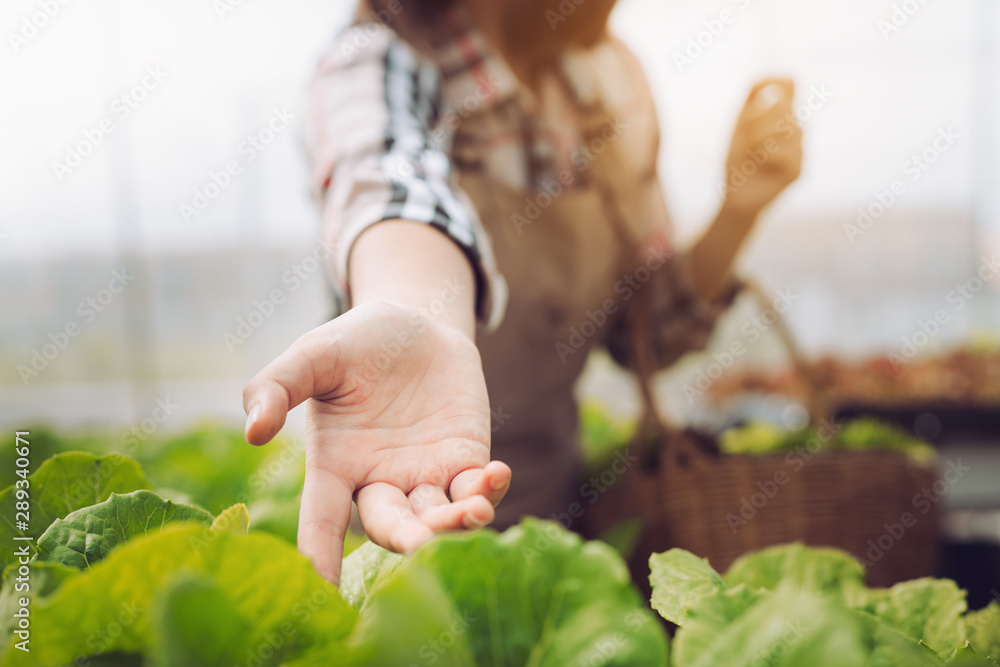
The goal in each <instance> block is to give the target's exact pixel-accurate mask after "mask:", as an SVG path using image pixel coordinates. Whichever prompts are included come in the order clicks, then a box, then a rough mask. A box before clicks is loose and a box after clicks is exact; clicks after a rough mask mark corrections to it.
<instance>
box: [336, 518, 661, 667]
mask: <svg viewBox="0 0 1000 667" xmlns="http://www.w3.org/2000/svg"><path fill="white" fill-rule="evenodd" d="M422 569H423V570H426V571H427V572H430V573H431V574H432V575H433V577H434V579H435V580H436V582H437V584H438V585H439V586H440V587H441V589H442V590H443V591H444V593H445V597H446V599H448V600H451V602H452V605H453V610H452V611H453V613H452V616H454V617H455V618H456V619H462V621H463V622H464V623H467V624H468V628H467V629H466V630H465V631H464V632H462V633H461V634H460V635H458V636H456V640H455V641H456V642H462V643H463V644H465V645H466V646H467V647H468V650H469V651H470V652H471V654H472V656H473V657H474V659H475V664H477V665H489V666H496V667H499V666H500V665H534V666H535V667H548V666H550V665H551V666H556V665H559V666H562V665H594V666H597V665H609V666H610V665H630V666H643V665H651V666H652V665H657V666H662V665H665V664H666V662H667V640H666V636H665V634H664V632H663V629H662V628H661V627H660V625H659V623H658V622H657V621H656V620H655V619H654V618H653V617H652V615H651V614H649V612H648V611H647V610H646V609H645V608H644V606H643V604H642V601H641V599H640V598H639V595H638V593H637V591H636V590H635V589H634V587H633V586H632V584H631V581H630V579H629V575H628V571H627V569H626V568H625V564H624V562H623V561H622V560H621V557H620V556H618V554H617V553H615V551H614V550H613V549H612V548H611V547H609V546H607V545H605V544H602V543H600V542H584V541H582V540H581V539H580V538H579V537H578V536H576V535H575V534H573V533H569V532H567V531H566V530H564V529H563V528H561V527H560V526H559V525H558V524H555V523H553V522H549V521H540V520H536V519H525V520H524V521H523V522H522V523H521V524H520V525H518V526H516V527H514V528H511V529H509V530H507V531H506V532H504V533H502V534H498V533H495V532H493V531H490V530H482V531H477V532H474V533H466V534H454V535H445V536H441V537H438V538H436V539H435V540H433V541H432V542H430V543H429V544H427V545H425V546H424V547H422V548H421V549H420V550H419V551H417V553H416V554H414V555H413V556H411V557H409V558H406V559H403V558H400V557H398V556H395V555H391V554H386V553H384V552H382V551H381V550H379V548H378V547H376V546H375V545H373V544H366V545H364V546H362V547H361V548H360V549H358V550H357V551H355V552H354V553H352V554H351V555H350V556H348V558H347V559H346V561H345V564H344V569H343V574H342V585H341V588H342V591H343V592H344V595H345V597H346V598H347V599H348V600H351V601H352V602H353V603H354V604H358V605H360V606H361V610H362V613H363V614H364V613H367V609H368V608H369V606H370V605H372V604H374V603H375V600H377V599H378V598H379V596H380V594H381V590H382V588H383V587H384V586H386V585H389V583H388V582H395V581H397V580H399V579H408V578H410V577H414V576H418V575H415V574H414V572H420V571H421V570H422ZM456 634H457V633H456Z"/></svg>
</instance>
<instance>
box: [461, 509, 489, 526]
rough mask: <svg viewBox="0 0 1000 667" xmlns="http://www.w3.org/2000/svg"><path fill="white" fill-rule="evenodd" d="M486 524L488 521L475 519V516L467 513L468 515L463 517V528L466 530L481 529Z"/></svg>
mask: <svg viewBox="0 0 1000 667" xmlns="http://www.w3.org/2000/svg"><path fill="white" fill-rule="evenodd" d="M487 523H489V521H484V520H483V519H480V518H479V517H477V516H476V515H474V514H472V513H471V512H469V513H468V514H466V515H465V527H466V528H482V527H483V526H485V525H486V524H487Z"/></svg>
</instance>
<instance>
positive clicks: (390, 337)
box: [243, 303, 510, 583]
mask: <svg viewBox="0 0 1000 667" xmlns="http://www.w3.org/2000/svg"><path fill="white" fill-rule="evenodd" d="M310 399H311V400H310ZM306 400H309V405H308V407H307V409H308V412H307V428H308V433H307V440H306V477H305V486H304V488H303V491H302V507H301V514H300V517H299V533H298V543H299V550H300V551H301V552H302V553H303V554H305V555H306V556H308V557H309V558H310V559H312V561H313V564H314V566H315V567H316V570H317V571H318V572H319V573H320V574H321V575H322V576H323V577H324V578H326V579H328V580H329V581H332V582H334V583H337V582H339V579H340V568H341V559H342V554H343V545H344V534H345V532H346V531H347V525H348V521H349V520H350V516H351V500H352V497H353V498H354V499H356V501H357V504H358V512H359V514H360V517H361V522H362V524H363V525H364V528H365V531H366V532H367V533H368V536H369V537H370V538H371V540H372V541H373V542H375V543H376V544H379V545H381V546H383V547H385V548H387V549H392V550H393V551H398V552H404V553H405V552H410V551H413V550H414V549H416V548H417V547H418V546H420V545H421V544H422V543H424V542H425V541H427V540H428V539H430V537H431V536H432V535H433V534H434V533H436V532H440V531H450V530H459V529H463V528H476V527H479V526H484V525H486V524H487V523H489V522H490V521H492V520H493V517H494V509H493V508H494V506H495V505H496V504H497V503H498V502H500V499H501V498H502V497H503V495H504V493H506V491H507V488H508V486H509V483H510V468H508V467H507V465H506V464H504V463H501V462H499V461H494V462H492V463H491V462H490V408H489V399H488V397H487V393H486V383H485V380H484V379H483V371H482V363H481V360H480V357H479V351H478V350H477V348H476V345H475V343H474V342H473V341H472V340H470V338H469V336H468V335H466V334H465V333H463V332H462V331H460V330H459V329H456V328H454V327H451V326H449V325H447V324H442V323H439V322H435V321H433V320H431V319H429V318H427V317H426V316H424V315H422V314H421V312H420V311H419V310H418V309H416V308H411V307H407V306H402V305H391V304H387V303H365V304H362V305H359V306H357V307H355V308H354V309H352V310H351V311H349V312H348V313H346V314H344V315H342V316H340V317H338V318H336V319H335V320H333V321H331V322H329V323H327V324H325V325H323V326H321V327H319V328H317V329H315V330H313V331H311V332H309V333H308V334H306V335H304V336H303V337H302V338H300V339H299V340H297V341H296V342H295V343H294V344H293V345H292V346H291V348H289V349H288V350H287V351H286V352H285V353H284V354H282V355H281V356H280V357H278V358H277V359H276V360H275V361H274V362H272V363H271V364H269V365H268V366H267V367H266V368H265V369H264V370H262V371H261V372H260V373H258V374H257V376H256V377H254V378H253V379H252V380H251V381H250V382H249V383H248V384H247V386H246V388H245V389H244V391H243V407H244V409H245V410H246V411H247V415H248V418H247V426H246V438H247V441H248V442H250V443H252V444H255V445H262V444H264V443H266V442H268V441H269V440H271V438H273V437H274V436H275V435H276V434H277V433H278V431H279V430H280V429H281V427H282V425H283V424H284V422H285V415H286V414H287V413H288V411H289V410H290V409H292V408H293V407H295V406H296V405H298V404H300V403H302V402H303V401H306Z"/></svg>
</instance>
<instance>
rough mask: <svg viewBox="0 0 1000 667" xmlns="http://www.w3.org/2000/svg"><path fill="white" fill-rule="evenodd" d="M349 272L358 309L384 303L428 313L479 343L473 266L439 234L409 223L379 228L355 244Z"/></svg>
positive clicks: (381, 224) (376, 226)
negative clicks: (375, 303)
mask: <svg viewBox="0 0 1000 667" xmlns="http://www.w3.org/2000/svg"><path fill="white" fill-rule="evenodd" d="M349 273H350V284H351V295H352V301H353V303H354V305H355V306H357V305H360V304H363V303H372V302H381V303H392V304H396V305H400V306H410V307H415V308H418V309H426V310H427V311H428V313H430V314H431V316H432V317H433V318H434V319H435V320H436V321H438V322H440V323H442V324H445V325H448V326H452V327H455V328H456V329H458V330H459V331H461V332H463V333H464V334H465V335H466V336H468V337H469V339H470V340H471V339H474V336H475V326H476V314H475V298H476V289H475V283H474V278H473V273H472V267H471V266H469V260H468V258H466V256H465V254H464V253H463V252H462V250H461V249H460V248H459V247H458V246H457V245H455V243H454V242H453V241H452V240H450V239H449V238H447V237H446V236H445V235H444V234H442V233H441V232H439V231H438V230H436V229H434V228H432V227H430V226H428V225H426V224H422V223H418V222H407V221H406V220H388V221H386V222H381V223H379V224H377V225H374V226H372V227H370V228H369V229H368V230H366V231H365V232H364V233H363V234H361V236H359V237H358V240H357V241H356V242H355V243H354V248H353V249H352V250H351V258H350V262H349ZM432 306H433V312H432V311H431V308H432Z"/></svg>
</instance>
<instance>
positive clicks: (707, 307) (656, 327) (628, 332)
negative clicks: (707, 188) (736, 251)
mask: <svg viewBox="0 0 1000 667" xmlns="http://www.w3.org/2000/svg"><path fill="white" fill-rule="evenodd" d="M650 195H651V202H650V218H651V219H652V220H653V221H654V223H653V225H652V230H653V231H652V233H651V234H650V237H649V246H650V247H659V248H665V247H669V242H667V241H665V239H666V238H667V237H668V236H669V228H670V223H669V217H668V215H667V208H666V202H665V200H664V197H663V192H662V189H661V188H660V187H659V186H658V185H657V186H655V187H653V188H651V192H650ZM666 254H667V258H666V261H665V262H664V263H663V266H661V267H659V268H657V269H656V271H655V273H653V277H652V279H651V280H650V281H649V282H648V283H646V284H645V285H643V286H642V288H641V289H640V290H639V291H638V293H637V296H638V298H635V299H632V300H631V301H630V302H629V304H628V307H627V308H626V309H625V311H624V312H623V313H622V316H621V317H619V318H618V320H617V321H616V324H615V325H614V327H613V328H612V329H611V331H610V332H609V336H608V338H607V343H606V345H607V348H608V351H609V352H610V353H611V356H612V357H613V358H614V359H615V361H617V362H618V363H619V364H621V365H622V366H625V367H627V368H634V367H635V364H634V360H633V352H634V349H635V345H637V344H638V342H639V341H640V340H641V341H643V343H642V344H644V345H646V346H647V349H648V350H649V363H650V364H651V365H652V366H653V368H651V369H650V370H661V369H663V368H666V367H667V366H669V365H671V364H673V363H674V362H676V361H677V360H678V359H680V358H681V357H682V356H684V355H685V354H687V353H688V352H692V351H695V350H700V349H703V348H704V347H705V346H706V345H707V344H708V341H709V338H710V337H711V335H712V331H713V330H714V329H715V325H716V323H717V322H718V320H719V318H720V317H721V316H722V314H723V313H725V312H726V311H727V310H728V309H729V307H730V306H731V305H732V303H733V301H734V300H735V299H736V296H737V295H738V294H739V292H740V290H741V283H740V281H739V280H738V279H737V278H735V277H730V278H729V279H728V281H727V282H726V285H725V286H724V288H723V289H722V290H721V292H720V294H719V296H718V297H717V298H715V299H714V300H711V301H710V300H708V299H706V298H704V297H703V296H701V295H700V294H699V293H698V290H697V289H696V288H695V284H694V279H693V277H692V272H691V262H690V256H689V255H688V254H686V253H677V252H667V253H666ZM636 309H642V313H641V317H636V314H637V313H636V312H635V311H636ZM637 322H641V326H642V328H643V330H642V331H641V332H637V331H635V330H634V327H635V326H636V325H637Z"/></svg>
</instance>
